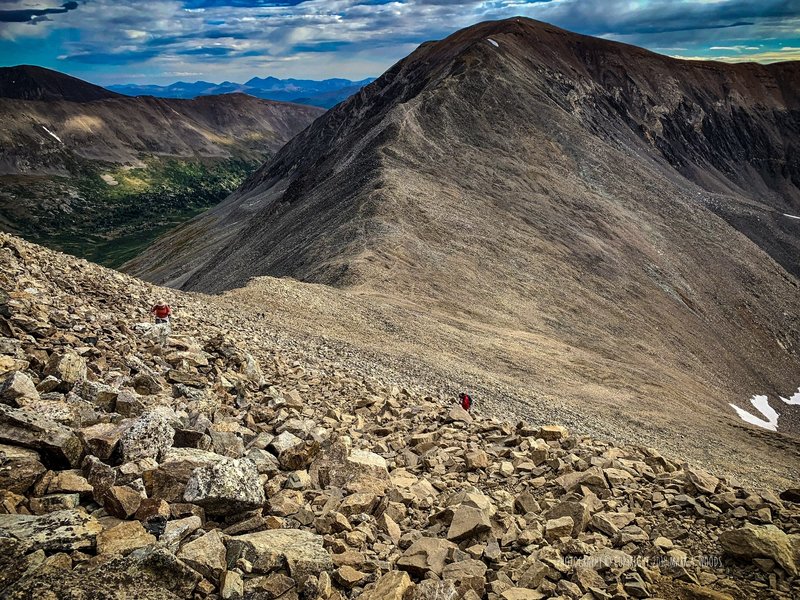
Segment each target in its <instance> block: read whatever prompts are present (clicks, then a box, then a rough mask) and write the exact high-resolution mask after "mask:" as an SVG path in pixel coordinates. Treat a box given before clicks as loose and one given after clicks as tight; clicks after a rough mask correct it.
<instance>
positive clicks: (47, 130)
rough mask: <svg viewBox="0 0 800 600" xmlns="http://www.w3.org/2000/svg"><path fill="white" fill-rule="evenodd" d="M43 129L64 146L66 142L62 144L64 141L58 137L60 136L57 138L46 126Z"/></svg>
mask: <svg viewBox="0 0 800 600" xmlns="http://www.w3.org/2000/svg"><path fill="white" fill-rule="evenodd" d="M42 129H44V130H45V131H46V132H47V133H49V134H50V135H52V136H53V137H54V138H56V139H57V140H58V141H59V142H61V143H62V144H63V143H64V142H62V141H61V138H60V137H58V136H57V135H56V134H55V133H53V132H52V131H50V130H49V129H48V128H47V127H45V126H44V125H42Z"/></svg>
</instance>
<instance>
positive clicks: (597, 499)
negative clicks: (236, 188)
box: [0, 235, 800, 600]
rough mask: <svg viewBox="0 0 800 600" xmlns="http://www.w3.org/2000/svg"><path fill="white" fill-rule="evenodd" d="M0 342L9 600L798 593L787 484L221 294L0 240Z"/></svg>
mask: <svg viewBox="0 0 800 600" xmlns="http://www.w3.org/2000/svg"><path fill="white" fill-rule="evenodd" d="M159 297H165V298H166V299H167V301H169V302H170V303H171V304H172V305H173V307H174V308H175V309H176V318H175V320H174V321H173V323H172V326H171V327H170V326H163V325H159V326H155V325H152V324H151V323H148V322H147V318H146V313H147V309H148V307H149V306H150V305H151V304H152V303H153V302H155V301H156V300H157V299H158V298H159ZM0 333H2V336H3V337H2V338H0V342H1V343H2V346H0V548H2V552H0V595H2V597H3V598H8V599H20V600H21V599H25V600H29V599H31V600H32V599H34V598H40V597H43V596H44V597H53V598H71V599H75V600H111V599H116V598H121V597H124V598H132V599H133V598H141V599H148V600H153V599H156V600H162V599H163V600H174V599H178V598H185V599H190V598H191V599H203V598H209V599H212V598H222V599H223V600H236V599H253V600H262V599H264V600H268V599H275V598H281V599H284V600H291V599H300V598H304V599H305V598H308V599H315V600H336V599H343V598H359V599H361V600H385V599H386V598H394V599H396V600H456V599H461V598H464V599H470V600H475V599H480V598H487V599H488V600H520V599H524V600H529V599H530V600H540V599H545V598H558V599H562V600H567V599H576V600H577V599H581V600H604V599H608V598H615V599H617V600H624V599H627V598H664V599H683V600H731V599H735V600H744V599H746V598H756V597H757V598H770V599H773V598H774V599H779V600H789V599H791V598H794V597H797V594H798V593H800V587H798V586H799V585H800V579H799V578H798V575H800V489H797V486H796V485H790V486H788V487H781V488H778V489H770V488H769V487H760V489H758V490H756V489H754V488H752V487H750V486H747V485H743V484H742V483H741V482H738V481H737V480H736V479H735V478H732V477H730V476H725V475H723V474H722V473H719V472H717V473H712V472H709V471H707V470H706V469H704V468H702V467H700V466H699V465H698V463H697V462H695V461H690V462H686V461H685V460H684V459H683V458H682V457H679V456H675V455H671V454H669V453H666V454H662V453H661V452H659V451H658V450H657V449H655V448H652V447H647V446H645V445H641V444H620V445H618V444H613V443H609V442H608V441H605V440H603V439H602V438H601V439H597V438H592V437H587V436H583V435H579V434H576V433H575V432H573V431H571V430H570V429H569V428H567V427H564V426H562V425H557V424H552V423H549V422H548V421H546V420H542V419H541V418H540V417H537V416H535V415H534V416H533V418H532V419H531V420H514V421H512V422H510V421H508V420H507V419H504V418H492V417H490V416H489V415H488V414H487V413H486V412H484V410H483V407H482V405H481V403H480V401H479V404H478V406H477V408H475V409H474V410H473V411H472V412H471V413H468V412H466V411H464V410H463V409H462V408H460V407H459V406H457V405H456V404H455V402H454V400H455V398H454V397H453V396H446V395H445V396H441V395H439V394H437V393H436V392H435V391H430V390H427V389H426V388H425V385H424V384H422V385H414V384H413V383H409V384H405V383H404V380H405V378H406V377H407V375H404V374H401V373H395V374H392V373H391V371H389V370H388V369H387V368H386V367H382V366H381V365H380V364H379V363H374V364H372V365H371V366H370V362H369V360H367V357H365V356H358V355H356V354H354V353H352V352H349V351H348V350H347V349H346V348H343V347H336V345H335V344H330V345H324V344H323V345H320V344H318V343H314V342H313V341H311V340H308V339H304V338H302V337H301V338H295V337H294V336H293V335H292V332H291V331H290V330H289V329H287V328H283V329H277V328H276V329H273V328H272V327H271V326H268V325H265V323H264V321H263V319H261V318H260V315H258V314H257V313H251V312H248V311H247V310H244V311H237V310H235V305H234V304H233V303H231V302H230V298H229V297H215V296H203V295H200V294H187V293H183V292H177V291H174V290H166V289H160V288H157V287H154V286H150V285H148V284H146V283H143V282H141V281H138V280H135V279H133V278H131V277H128V276H125V275H122V274H120V273H117V272H114V271H111V270H107V269H104V268H102V267H99V266H97V265H93V264H91V263H87V262H85V261H80V260H76V259H74V258H72V257H69V256H65V255H61V254H58V253H55V252H53V251H50V250H45V249H44V248H41V247H37V246H34V245H32V244H28V243H26V242H23V241H22V240H20V239H18V238H13V237H11V236H7V235H0ZM430 375H433V374H432V373H431V374H430Z"/></svg>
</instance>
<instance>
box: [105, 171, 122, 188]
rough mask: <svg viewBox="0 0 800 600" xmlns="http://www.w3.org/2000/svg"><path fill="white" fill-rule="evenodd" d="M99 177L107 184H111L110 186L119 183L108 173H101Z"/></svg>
mask: <svg viewBox="0 0 800 600" xmlns="http://www.w3.org/2000/svg"><path fill="white" fill-rule="evenodd" d="M100 179H102V180H103V181H105V182H106V184H107V185H111V186H114V185H119V181H117V180H116V179H114V176H113V175H110V174H108V173H103V174H102V175H100Z"/></svg>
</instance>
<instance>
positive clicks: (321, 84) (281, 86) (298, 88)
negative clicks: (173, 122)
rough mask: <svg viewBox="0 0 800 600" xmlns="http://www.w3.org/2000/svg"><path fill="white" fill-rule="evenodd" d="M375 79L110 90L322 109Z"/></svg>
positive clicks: (256, 80)
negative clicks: (242, 97)
mask: <svg viewBox="0 0 800 600" xmlns="http://www.w3.org/2000/svg"><path fill="white" fill-rule="evenodd" d="M372 81H374V78H372V77H370V78H367V79H363V80H361V81H351V80H349V79H339V78H337V79H325V80H323V81H316V80H313V79H278V78H277V77H263V78H262V77H253V78H252V79H250V80H248V81H246V82H245V83H235V82H232V81H223V82H222V83H210V82H208V81H195V82H191V83H189V82H185V81H177V82H175V83H173V84H170V85H135V84H122V85H112V86H109V89H110V90H112V91H114V92H119V93H121V94H127V95H128V96H143V95H147V96H156V97H158V98H196V97H198V96H211V95H219V94H235V93H239V94H249V95H250V96H255V97H256V98H263V99H265V100H276V101H279V102H295V103H298V104H309V105H311V106H319V107H321V108H331V107H333V106H335V105H337V104H339V102H342V101H343V100H346V99H347V98H349V97H350V96H351V95H353V94H355V93H356V92H358V91H359V90H360V89H361V88H362V87H364V86H365V85H367V84H369V83H371V82H372Z"/></svg>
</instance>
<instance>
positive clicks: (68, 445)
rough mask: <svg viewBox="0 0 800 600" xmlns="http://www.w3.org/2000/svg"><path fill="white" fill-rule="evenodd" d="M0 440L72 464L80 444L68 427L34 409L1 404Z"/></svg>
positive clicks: (59, 463)
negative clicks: (42, 415)
mask: <svg viewBox="0 0 800 600" xmlns="http://www.w3.org/2000/svg"><path fill="white" fill-rule="evenodd" d="M0 442H8V443H10V444H15V445H17V446H23V447H25V448H33V449H35V450H40V451H41V452H42V454H43V455H45V456H46V457H47V458H48V459H49V460H50V461H51V462H52V463H53V464H55V465H69V466H71V467H75V466H77V465H78V464H79V462H80V459H81V454H82V453H83V445H82V444H81V441H80V439H79V438H78V436H77V435H75V434H74V433H73V431H72V430H71V429H69V428H68V427H64V426H63V425H59V424H58V423H54V422H53V421H48V420H47V419H43V418H41V417H40V416H39V415H37V414H36V413H34V412H31V411H28V410H25V409H21V408H12V407H10V406H5V405H2V404H0Z"/></svg>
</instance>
